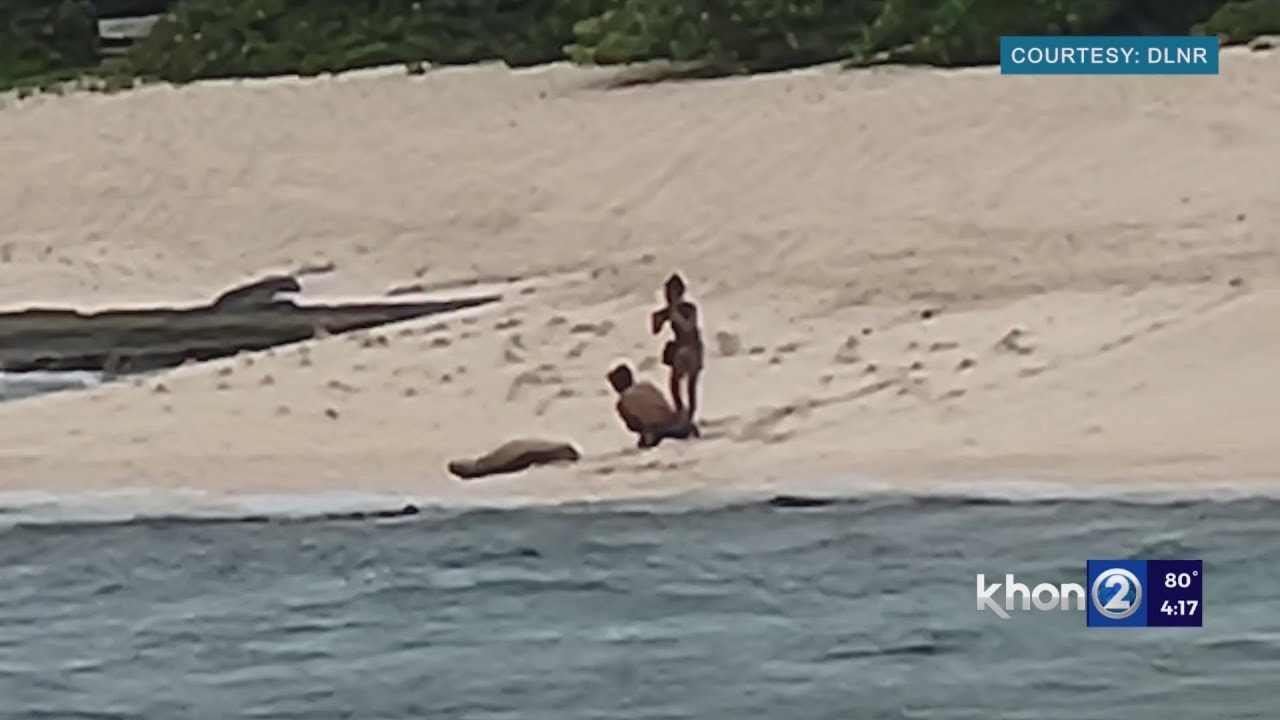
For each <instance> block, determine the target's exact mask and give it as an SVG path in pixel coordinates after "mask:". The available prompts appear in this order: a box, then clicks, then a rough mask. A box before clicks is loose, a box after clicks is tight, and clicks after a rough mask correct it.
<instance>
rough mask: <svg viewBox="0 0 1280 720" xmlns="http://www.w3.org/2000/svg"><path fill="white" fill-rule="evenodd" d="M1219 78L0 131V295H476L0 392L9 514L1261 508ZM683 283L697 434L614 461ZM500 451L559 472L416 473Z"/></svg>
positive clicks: (91, 111)
mask: <svg viewBox="0 0 1280 720" xmlns="http://www.w3.org/2000/svg"><path fill="white" fill-rule="evenodd" d="M1222 68H1223V74H1222V75H1221V76H1218V77H1197V78H1170V77H1152V78H1097V77H1095V78H1087V77H1086V78H1007V77H1001V76H999V75H997V74H995V73H994V72H992V71H988V70H982V71H965V72H949V73H948V72H938V71H924V70H904V69H886V70H880V71H875V72H861V73H839V72H836V71H834V70H831V69H819V70H814V71H808V72H803V73H793V74H785V75H774V76H761V77H753V78H747V79H732V80H725V81H715V82H701V83H689V84H678V85H670V86H656V87H640V88H632V89H627V90H624V91H608V92H606V91H600V90H597V89H593V88H592V87H591V83H590V82H589V80H590V79H591V77H593V75H592V74H591V73H586V72H583V71H580V70H574V69H571V68H561V67H552V68H543V69H540V70H537V71H533V72H520V73H510V72H507V71H506V70H504V69H501V68H493V67H483V68H472V69H460V70H448V71H440V72H436V73H431V74H428V75H426V76H422V77H405V76H403V75H402V74H398V73H365V74H362V75H359V76H354V77H345V78H341V79H337V80H314V81H299V80H274V81H267V82H255V83H226V82H223V83H210V84H201V85H194V86H189V87H185V88H180V89H174V88H164V87H157V88H148V89H144V90H140V91H137V92H132V93H128V94H125V95H119V96H110V97H103V96H96V95H83V96H81V95H77V96H70V97H64V98H48V99H38V100H35V101H30V102H26V103H22V104H19V105H16V106H13V107H8V108H5V109H3V110H0V157H4V158H5V162H6V172H5V173H3V174H0V203H3V206H2V210H3V217H4V218H5V222H4V223H3V224H2V225H0V277H3V279H4V282H3V283H0V304H4V305H7V306H25V305H35V304H52V303H58V304H67V303H74V304H78V305H84V306H101V305H104V304H112V303H120V302H129V303H138V302H144V301H172V302H194V301H198V300H203V299H206V298H209V297H212V296H214V295H216V294H217V293H218V292H219V291H220V290H221V289H223V288H225V287H226V286H228V285H230V284H232V283H233V282H236V281H238V280H240V279H242V278H243V277H244V276H247V275H251V274H256V273H259V272H262V271H267V270H296V269H298V268H300V267H302V266H303V265H306V264H313V265H332V270H331V271H324V272H318V273H316V274H313V275H308V276H307V277H305V278H304V279H303V281H304V294H305V295H307V296H310V297H325V296H338V295H342V296H366V295H379V294H382V293H385V292H387V291H388V290H390V289H392V288H395V287H401V288H404V287H410V286H414V285H415V284H416V285H419V286H422V289H430V288H431V287H439V286H440V285H441V284H444V285H449V284H454V283H465V282H483V283H485V284H486V286H494V287H499V288H501V291H502V292H503V293H504V300H503V302H501V303H498V304H496V305H494V306H490V307H487V308H481V309H477V310H474V311H467V312H464V313H461V314H459V315H457V316H453V317H449V318H448V319H445V320H443V321H441V320H439V319H432V320H426V321H421V322H411V323H404V324H400V325H395V326H388V327H387V328H385V329H381V330H378V331H374V332H369V333H361V334H357V335H352V336H340V337H332V338H326V339H323V340H318V341H315V342H311V343H306V344H303V345H300V346H296V347H289V348H281V349H278V350H275V351H272V352H266V353H256V354H250V355H243V356H240V357H237V358H234V359H230V360H226V361H221V362H215V363H210V364H208V365H202V366H194V367H185V368H182V369H179V370H176V371H173V372H171V373H166V374H163V375H159V376H156V377H151V378H147V379H145V380H139V381H137V382H135V383H117V384H109V385H104V386H101V387H98V388H94V389H91V390H85V391H78V392H71V393H62V394H57V395H50V396H45V397H40V398H34V399H27V400H22V401H17V402H12V403H5V404H4V405H0V490H27V489H52V490H73V489H108V488H116V487H121V486H126V485H140V486H146V487H164V488H179V487H182V488H202V489H207V490H211V491H216V492H221V491H236V492H280V491H293V490H322V489H334V488H337V489H353V490H390V491H396V492H404V493H410V494H414V495H420V496H425V497H437V498H450V499H457V500H463V499H468V498H472V499H474V498H499V497H505V498H508V499H509V498H513V497H524V498H530V499H580V498H604V497H621V496H636V495H646V494H664V493H673V492H682V491H686V490H692V489H699V488H724V487H730V488H741V489H763V488H782V489H797V488H801V487H802V486H805V485H806V484H810V485H815V484H817V483H819V481H823V482H826V481H827V480H829V479H830V478H853V477H864V478H865V477H875V478H881V479H882V480H885V481H887V482H902V483H906V482H909V481H916V482H924V481H927V480H929V479H939V478H940V479H949V481H950V482H952V483H960V482H964V479H965V478H968V477H974V476H987V477H990V476H1010V477H1012V476H1017V477H1046V478H1069V479H1071V480H1072V481H1073V482H1077V483H1089V482H1117V481H1119V480H1127V481H1147V480H1150V481H1154V480H1157V479H1176V480H1179V481H1183V482H1188V483H1208V482H1216V481H1220V480H1232V479H1244V478H1246V477H1252V478H1263V479H1274V478H1277V477H1280V443H1277V442H1275V441H1274V440H1275V439H1276V438H1277V437H1280V435H1278V434H1277V430H1276V424H1275V419H1276V417H1277V411H1276V409H1275V408H1277V407H1280V383H1277V382H1276V381H1275V378H1274V376H1275V373H1276V371H1275V366H1276V361H1277V360H1280V325H1277V321H1276V317H1277V312H1280V233H1277V230H1276V228H1277V227H1280V204H1277V203H1276V201H1275V198H1276V188H1280V162H1277V159H1278V158H1277V148H1280V55H1276V54H1244V53H1236V52H1230V53H1224V57H1223V63H1222ZM673 269H679V270H680V271H681V272H683V273H684V274H685V275H686V277H687V278H688V279H689V281H690V284H691V288H692V292H693V294H694V299H696V300H697V301H698V302H700V303H701V305H702V307H703V312H704V316H705V322H706V334H707V336H708V339H709V357H708V371H707V374H706V386H705V390H704V395H705V397H704V401H703V405H704V407H705V413H704V418H705V419H704V431H705V435H706V437H705V438H704V439H703V440H702V441H699V442H692V443H670V444H664V445H663V446H662V447H661V448H659V449H658V450H656V451H653V452H649V453H638V452H636V451H635V450H633V449H632V438H631V437H629V436H628V435H627V434H626V433H625V432H624V431H623V430H622V428H621V427H620V425H619V423H618V421H617V420H616V418H614V417H613V416H612V412H611V405H612V400H611V397H610V394H609V389H608V386H607V384H606V383H605V380H604V372H605V371H606V370H607V368H608V366H609V364H610V363H611V362H613V361H614V360H616V359H618V358H629V359H631V360H632V361H633V362H636V363H638V364H640V367H641V369H642V370H643V372H642V374H643V375H645V376H647V377H648V378H650V379H653V380H657V381H661V380H663V378H662V377H661V375H660V372H659V371H660V368H658V367H655V366H654V361H653V358H654V356H656V354H657V353H658V351H659V349H660V347H661V342H662V340H661V339H659V338H654V337H653V336H651V335H649V334H648V332H647V328H646V316H647V313H648V311H649V310H650V309H652V307H653V306H654V305H655V303H656V300H657V290H658V288H659V286H660V284H661V282H662V280H663V278H664V277H665V276H666V274H668V273H669V272H671V271H672V270H673ZM646 358H648V359H647V360H646ZM641 361H643V362H641ZM529 435H535V436H547V437H566V438H571V439H573V440H574V441H575V443H576V444H577V445H578V446H579V447H580V448H581V449H582V450H583V454H584V457H583V460H582V462H580V463H578V464H577V465H575V466H573V467H571V468H544V469H538V470H534V471H531V472H529V473H526V474H524V475H521V476H517V477H511V478H501V479H493V480H491V481H490V480H485V481H473V482H468V483H464V482H459V481H457V480H455V479H453V478H450V477H449V476H448V474H447V472H446V471H445V469H444V465H445V461H446V460H447V459H449V458H451V457H456V456H466V455H475V454H478V453H481V452H485V451H486V450H488V449H490V448H492V447H494V446H496V445H498V444H499V443H501V442H502V441H504V440H506V439H508V438H510V437H519V436H529ZM848 482H853V481H852V480H850V481H848ZM943 485H945V483H944V484H943Z"/></svg>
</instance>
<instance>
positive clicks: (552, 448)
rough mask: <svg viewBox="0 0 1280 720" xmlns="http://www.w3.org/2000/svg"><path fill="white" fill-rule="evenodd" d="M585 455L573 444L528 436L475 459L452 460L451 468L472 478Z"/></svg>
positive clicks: (510, 471) (465, 476)
mask: <svg viewBox="0 0 1280 720" xmlns="http://www.w3.org/2000/svg"><path fill="white" fill-rule="evenodd" d="M581 457H582V456H581V455H579V454H578V449H577V448H575V447H574V446H573V445H572V444H570V443H567V442H561V441H558V440H539V439H536V438H524V439H520V440H512V441H510V442H507V443H503V444H502V445H500V446H498V448H497V449H495V450H493V451H492V452H489V453H486V454H484V455H481V456H480V457H478V458H475V459H472V460H450V461H449V465H448V467H449V472H451V473H453V474H454V475H457V476H458V477H460V478H464V479H470V478H478V477H484V476H486V475H500V474H503V473H514V472H520V471H521V470H527V469H528V468H530V467H533V466H534V465H546V464H549V463H555V462H576V461H578V460H579V459H580V458H581Z"/></svg>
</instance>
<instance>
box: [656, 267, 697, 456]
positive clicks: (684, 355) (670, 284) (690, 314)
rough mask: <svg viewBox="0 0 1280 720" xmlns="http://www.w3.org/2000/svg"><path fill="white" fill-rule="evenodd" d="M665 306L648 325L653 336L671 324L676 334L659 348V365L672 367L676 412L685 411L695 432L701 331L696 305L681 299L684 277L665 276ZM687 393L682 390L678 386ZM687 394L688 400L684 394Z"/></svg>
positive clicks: (672, 391)
mask: <svg viewBox="0 0 1280 720" xmlns="http://www.w3.org/2000/svg"><path fill="white" fill-rule="evenodd" d="M663 292H664V294H665V295H666V300H667V305H666V307H663V308H661V309H658V310H655V311H654V312H653V314H652V315H650V317H649V326H650V329H651V330H652V331H653V334H654V335H657V334H658V333H659V332H661V331H662V326H663V325H666V324H668V323H670V324H671V331H672V333H673V334H674V335H675V337H674V338H673V339H672V340H669V341H668V342H667V344H666V346H665V347H664V348H663V349H662V364H663V365H666V366H667V367H669V368H671V380H670V385H671V399H672V401H673V402H675V404H676V411H678V412H685V411H686V409H687V411H688V412H687V413H686V415H685V417H687V418H688V419H689V424H690V425H691V426H692V427H693V433H694V436H695V437H696V436H697V435H698V426H697V423H696V421H695V420H696V416H697V413H698V375H699V374H700V373H701V372H702V357H703V348H702V333H701V331H700V330H699V329H698V306H697V305H694V304H693V303H691V302H689V301H688V300H685V299H684V293H685V285H684V279H683V278H681V277H680V275H679V274H674V275H672V276H671V277H669V278H667V283H666V285H665V286H664V287H663ZM682 385H683V386H684V389H685V390H686V393H687V394H686V393H681V392H680V391H681V386H682ZM682 396H685V397H688V403H686V402H685V400H684V397H682Z"/></svg>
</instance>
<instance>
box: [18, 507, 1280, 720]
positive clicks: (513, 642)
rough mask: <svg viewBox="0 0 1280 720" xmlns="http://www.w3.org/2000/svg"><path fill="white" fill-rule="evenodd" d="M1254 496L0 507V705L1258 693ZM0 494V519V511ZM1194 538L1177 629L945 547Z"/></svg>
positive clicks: (823, 704) (110, 713)
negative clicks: (104, 511)
mask: <svg viewBox="0 0 1280 720" xmlns="http://www.w3.org/2000/svg"><path fill="white" fill-rule="evenodd" d="M1278 511H1280V504H1277V503H1275V502H1272V501H1265V500H1238V501H1233V502H1219V503H1210V502H1203V503H1181V504H1163V505H1141V504H1121V503H1118V502H1102V501H1053V502H1050V501H1041V502H1020V503H996V502H990V501H974V500H964V499H935V500H912V499H907V498H897V499H894V498H879V499H869V500H861V501H858V500H848V501H843V502H840V503H837V504H833V505H829V506H825V507H816V508H802V509H797V508H782V507H776V506H771V505H769V504H766V503H759V504H750V505H739V506H733V507H722V508H718V509H688V510H683V511H682V510H679V509H678V508H676V507H674V506H671V507H666V508H663V507H660V506H659V507H653V508H649V509H648V510H645V511H640V510H637V509H631V510H627V509H618V508H614V509H610V508H608V507H578V508H559V509H554V508H545V509H519V510H505V511H496V510H488V511H471V512H445V511H434V510H424V511H423V512H422V513H421V514H419V515H416V516H413V517H408V518H404V519H400V520H392V521H327V520H297V519H294V520H284V521H280V520H273V521H268V522H262V521H259V522H194V521H187V520H177V519H174V520H161V521H156V520H152V521H135V522H128V523H116V524H96V525H95V524H70V523H54V524H46V525H40V526H35V525H25V524H23V522H22V520H23V518H24V517H25V516H24V515H14V514H10V515H8V516H7V517H8V525H7V528H6V529H3V530H0V698H2V699H3V701H2V702H0V718H4V719H5V720H7V719H9V718H150V719H155V720H174V719H177V718H231V717H237V718H239V717H245V718H299V719H306V720H316V719H319V718H487V719H494V720H496V719H498V718H503V719H506V718H512V719H514V718H520V719H522V720H526V719H527V720H543V719H545V720H569V719H578V718H582V719H587V718H591V719H598V720H605V719H612V718H619V719H621V718H626V719H628V720H632V719H637V720H638V719H649V718H652V719H655V720H656V719H658V718H663V719H667V718H670V719H673V720H674V719H676V718H699V719H712V718H724V719H726V720H728V719H732V720H742V719H744V718H766V719H769V720H791V719H793V718H794V719H797V720H799V719H805V720H809V719H819V718H830V719H832V720H857V719H863V718H865V719H874V718H938V719H943V718H948V719H959V718H973V719H974V720H992V719H993V718H1027V719H1036V720H1040V719H1045V718H1064V719H1066V718H1071V719H1072V720H1080V719H1084V718H1099V719H1101V718H1126V719H1129V720H1133V719H1136V718H1153V719H1155V718H1158V719H1160V720H1172V719H1177V718H1195V719H1200V720H1227V719H1234V718H1260V719H1266V720H1274V718H1276V717H1277V713H1280V701H1278V700H1276V699H1275V698H1274V696H1273V694H1272V692H1271V690H1270V686H1271V685H1272V684H1273V683H1274V681H1275V679H1276V678H1278V677H1280V612H1277V611H1278V610H1280V604H1278V603H1277V592H1278V591H1280V580H1278V579H1277V578H1278V577H1280V572H1278V571H1280V563H1277V561H1276V559H1275V558H1276V553H1277V550H1278V549H1280V548H1278V547H1277V546H1278V543H1277V540H1276V534H1275V532H1274V519H1275V517H1276V516H1277V514H1278ZM5 518H6V516H5V515H0V527H6V526H5ZM1090 557H1104V558H1128V557H1141V558H1201V559H1203V560H1204V562H1205V603H1204V610H1205V625H1206V626H1205V627H1204V628H1203V629H1122V630H1099V629H1088V628H1086V627H1085V626H1084V625H1085V623H1084V617H1083V614H1082V613H1078V612H1074V611H1073V612H1065V613H1054V614H1045V613H1027V614H1015V615H1014V616H1013V617H1012V619H1010V620H1001V619H999V618H997V617H995V616H994V615H991V614H988V613H979V612H978V611H977V610H976V602H975V599H974V585H975V581H974V574H975V573H977V572H985V573H989V574H997V573H1004V572H1014V573H1016V574H1017V575H1018V576H1019V579H1020V580H1022V581H1024V582H1028V583H1034V582H1046V581H1047V582H1054V583H1057V582H1080V583H1082V584H1083V583H1084V562H1085V560H1086V559H1087V558H1090Z"/></svg>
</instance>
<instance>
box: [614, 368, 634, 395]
mask: <svg viewBox="0 0 1280 720" xmlns="http://www.w3.org/2000/svg"><path fill="white" fill-rule="evenodd" d="M607 377H608V378H609V384H610V385H612V386H613V389H614V390H616V391H617V392H622V391H624V390H626V389H627V388H629V387H631V386H632V384H634V383H635V378H634V377H632V375H631V368H630V367H629V366H628V365H627V364H626V363H618V364H617V365H615V366H614V367H613V369H612V370H610V371H609V375H608V376H607Z"/></svg>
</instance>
